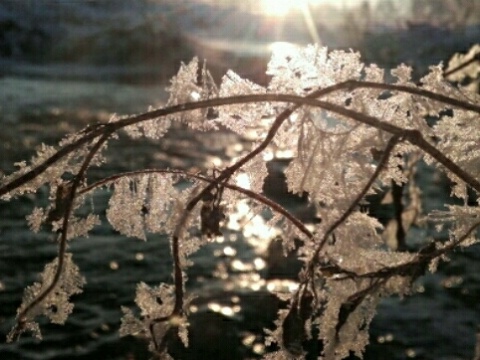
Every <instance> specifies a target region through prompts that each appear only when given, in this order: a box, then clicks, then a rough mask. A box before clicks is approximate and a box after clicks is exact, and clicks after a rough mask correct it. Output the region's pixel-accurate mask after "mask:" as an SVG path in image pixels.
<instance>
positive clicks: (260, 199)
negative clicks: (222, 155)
mask: <svg viewBox="0 0 480 360" xmlns="http://www.w3.org/2000/svg"><path fill="white" fill-rule="evenodd" d="M144 174H177V175H181V176H184V177H187V178H191V179H197V180H201V181H205V182H208V183H210V184H211V183H213V182H215V181H216V179H214V178H210V177H207V176H203V175H199V174H194V173H189V172H187V171H183V170H171V169H143V170H138V171H128V172H123V173H119V174H115V175H113V176H109V177H106V178H104V179H101V180H99V181H97V182H95V183H93V184H91V185H89V186H87V187H85V188H83V189H81V190H80V191H78V195H81V194H85V193H88V192H90V191H93V190H95V189H96V188H99V187H101V186H105V185H107V184H109V183H111V182H114V181H116V180H118V179H120V178H124V177H127V178H130V177H134V176H139V175H144ZM222 186H224V187H226V188H227V189H230V190H233V191H236V192H239V193H242V194H244V195H246V196H248V197H249V198H251V199H253V200H255V201H257V202H259V203H262V204H264V205H266V206H268V207H269V208H270V209H272V210H273V211H274V212H277V213H279V214H281V215H283V216H284V217H285V218H286V219H288V220H289V221H290V222H291V223H292V224H293V225H294V226H296V227H297V228H298V230H300V231H301V232H302V233H303V234H304V235H305V236H306V237H308V238H310V239H311V238H313V234H312V233H311V231H310V230H308V229H307V227H306V226H305V225H304V224H303V222H301V221H300V220H299V219H297V218H296V217H295V216H294V215H293V214H292V213H290V212H289V211H288V210H287V209H285V208H284V207H283V206H281V205H280V204H278V203H276V202H275V201H272V200H270V199H269V198H267V197H265V196H263V195H262V194H259V193H256V192H254V191H252V190H249V189H245V188H242V187H240V186H237V185H234V184H229V183H223V184H222Z"/></svg>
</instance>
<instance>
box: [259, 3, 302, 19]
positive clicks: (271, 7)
mask: <svg viewBox="0 0 480 360" xmlns="http://www.w3.org/2000/svg"><path fill="white" fill-rule="evenodd" d="M294 7H296V5H295V1H292V0H260V9H261V12H262V13H263V14H266V15H270V16H278V17H282V16H285V15H287V14H288V13H289V12H290V10H292V8H294Z"/></svg>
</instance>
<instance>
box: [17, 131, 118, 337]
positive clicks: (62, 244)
mask: <svg viewBox="0 0 480 360" xmlns="http://www.w3.org/2000/svg"><path fill="white" fill-rule="evenodd" d="M109 136H110V134H105V135H103V136H102V137H101V138H100V139H99V140H98V141H97V142H96V143H95V145H93V147H92V149H90V151H89V153H88V154H87V156H86V157H85V159H84V161H83V163H82V166H81V168H80V170H79V171H78V173H77V175H76V176H75V177H74V179H73V180H72V185H71V187H70V191H69V192H68V197H67V199H66V202H65V213H64V215H63V223H62V229H61V232H60V239H59V244H58V264H57V268H56V269H55V275H54V277H53V279H52V282H51V283H50V285H48V287H47V288H46V289H45V290H44V291H43V292H41V293H40V294H38V295H37V296H36V297H35V298H34V299H33V300H32V302H30V303H29V304H28V305H27V306H25V308H24V309H23V310H22V311H21V312H20V313H19V314H18V316H17V325H16V329H15V330H14V333H15V334H16V336H15V335H14V337H17V336H18V335H20V333H21V332H22V328H23V326H24V325H25V320H26V318H27V316H28V313H29V312H30V311H31V310H32V309H33V308H35V307H36V306H37V305H39V304H40V303H41V302H42V301H43V300H45V298H46V297H47V296H48V295H49V294H50V293H51V292H52V291H53V290H54V289H55V287H56V286H57V284H58V282H59V281H60V277H61V276H62V272H63V266H64V260H65V252H66V249H67V234H68V225H69V220H70V215H71V213H72V210H73V203H74V200H75V197H76V191H77V188H78V186H79V185H80V183H81V181H82V180H83V178H84V175H85V172H86V171H87V169H88V166H89V165H90V162H91V161H92V159H93V157H94V156H95V154H96V153H97V152H98V150H99V149H100V148H101V147H102V145H103V144H104V143H105V141H106V140H107V139H108V137H109Z"/></svg>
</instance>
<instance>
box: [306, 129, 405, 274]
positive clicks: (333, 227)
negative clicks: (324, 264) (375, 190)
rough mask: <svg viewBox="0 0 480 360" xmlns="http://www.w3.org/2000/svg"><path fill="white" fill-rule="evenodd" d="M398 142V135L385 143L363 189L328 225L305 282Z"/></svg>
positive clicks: (308, 268) (311, 260)
mask: <svg viewBox="0 0 480 360" xmlns="http://www.w3.org/2000/svg"><path fill="white" fill-rule="evenodd" d="M399 141H400V137H399V136H398V135H395V136H392V137H391V138H390V140H389V141H388V143H387V146H386V147H385V150H384V151H383V155H382V158H381V159H380V162H379V164H378V165H377V167H376V169H375V171H374V173H373V174H372V176H371V177H370V178H369V179H368V181H367V183H366V184H365V186H364V187H363V189H362V190H361V191H360V193H359V194H358V195H357V196H356V198H355V199H354V200H353V201H352V203H351V204H350V206H349V207H348V208H347V209H346V210H345V211H344V213H343V214H342V215H341V216H340V217H339V218H338V219H337V220H336V221H335V222H334V223H333V224H332V225H330V227H329V228H328V229H327V231H326V232H325V234H324V235H323V237H322V239H321V240H320V243H319V244H318V246H317V248H316V249H315V252H314V253H313V256H312V257H311V258H310V260H309V263H308V264H307V265H306V268H307V270H308V273H309V277H310V278H308V277H307V279H306V281H312V279H313V278H314V266H315V264H317V263H318V257H319V254H320V251H321V250H322V249H323V247H324V246H325V244H326V242H327V240H328V238H329V237H330V236H331V235H332V234H333V232H334V231H335V230H336V229H337V228H338V227H339V226H340V225H341V224H342V223H343V222H344V221H345V220H347V218H348V217H349V216H350V215H351V214H352V212H353V211H354V210H355V208H356V207H357V206H358V205H359V204H360V202H361V201H362V200H363V198H364V197H365V195H366V194H367V192H368V190H369V189H370V188H371V187H372V185H373V183H374V182H375V181H376V180H377V178H378V177H379V176H380V173H381V172H382V171H383V170H384V169H385V166H386V165H387V163H388V160H389V158H390V155H391V153H392V150H393V148H394V147H395V145H396V144H397V143H398V142H399Z"/></svg>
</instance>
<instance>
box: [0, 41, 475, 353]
mask: <svg viewBox="0 0 480 360" xmlns="http://www.w3.org/2000/svg"><path fill="white" fill-rule="evenodd" d="M472 51H473V50H472ZM471 57H472V56H470V55H469V57H467V58H468V59H469V58H471ZM462 59H463V58H462V56H456V57H455V61H454V62H453V63H452V64H453V65H451V67H455V66H456V68H459V69H461V66H460V65H458V64H459V63H460V64H461V60H462ZM469 64H471V62H470V63H469ZM477 69H478V68H477ZM454 72H455V71H449V76H450V78H451V79H453V80H454V81H459V80H458V79H459V78H458V76H460V75H459V74H455V75H453V73H454ZM267 74H268V75H269V76H270V77H271V80H270V83H269V84H268V86H265V87H264V86H260V85H258V84H255V83H254V82H252V81H249V80H246V79H242V78H241V77H240V76H239V75H237V74H236V73H234V72H233V71H231V70H230V71H228V72H227V74H226V75H225V76H224V77H223V79H222V82H221V84H220V85H217V84H215V81H214V80H213V78H212V76H211V75H210V73H209V72H208V70H207V69H206V68H205V66H200V64H199V61H198V59H193V60H192V61H191V62H190V63H189V64H182V66H181V68H180V71H179V72H178V75H177V76H175V77H174V78H173V79H172V81H171V84H170V86H169V87H168V91H169V93H170V98H169V100H168V102H167V104H166V105H165V106H164V107H161V108H157V109H150V110H149V111H148V112H145V113H143V114H138V115H133V116H122V117H113V118H112V119H111V120H110V121H109V122H108V123H102V124H96V125H90V126H89V127H87V128H85V129H84V130H82V131H81V132H79V133H77V134H74V135H71V136H69V137H67V138H66V139H65V140H63V141H62V142H60V144H59V145H58V147H48V146H43V147H42V149H40V150H39V151H38V153H37V154H36V155H35V156H34V157H33V158H32V160H31V161H30V162H29V163H26V162H22V163H21V164H18V166H19V169H18V170H17V171H16V172H14V173H13V174H10V175H8V176H4V177H3V179H1V184H0V197H1V198H2V199H3V200H4V201H8V200H10V199H11V198H12V197H16V196H22V195H24V194H25V193H35V192H36V191H37V190H38V189H39V188H40V187H42V186H48V187H49V189H50V194H51V196H50V205H48V206H47V207H45V208H35V209H34V211H33V213H32V214H31V215H30V216H29V217H28V223H29V225H30V226H31V228H32V231H38V230H39V229H40V228H42V227H45V226H49V227H50V228H51V230H52V231H53V233H54V234H55V236H56V238H57V242H58V257H57V258H56V259H54V260H53V261H52V262H51V263H50V264H48V265H46V267H45V270H44V272H43V273H42V274H41V276H40V279H39V282H36V283H35V284H33V285H32V286H29V287H27V288H26V290H25V294H24V297H23V302H22V304H21V305H20V307H19V309H18V314H17V320H16V325H15V326H14V327H13V329H12V331H11V333H10V334H9V336H8V340H9V341H13V340H15V339H17V338H18V337H19V336H20V334H22V333H24V332H32V333H33V334H34V335H36V336H40V329H39V326H38V324H37V322H36V319H37V317H39V316H45V317H47V318H48V319H50V321H51V322H53V323H57V324H63V323H64V322H65V321H66V319H67V316H68V314H70V313H71V312H72V310H73V304H72V303H71V302H70V301H69V300H70V297H71V295H73V294H76V293H79V292H81V291H82V287H83V285H84V283H85V279H84V278H83V277H82V276H81V275H80V273H79V269H78V267H77V266H76V265H75V264H74V263H73V261H72V255H71V253H69V252H68V247H69V243H70V241H72V240H73V239H74V238H78V237H82V236H87V235H88V231H89V230H91V229H92V228H93V227H94V226H95V225H97V224H98V223H99V221H100V218H99V217H98V216H96V215H94V214H90V215H88V216H85V215H83V216H82V215H81V213H80V212H79V211H78V210H79V208H80V206H81V205H82V204H83V203H84V202H85V201H86V195H87V194H91V193H93V192H95V191H97V190H100V189H103V190H104V191H105V189H106V190H108V191H109V192H110V193H111V196H110V200H109V203H108V209H107V211H106V219H107V220H108V221H109V222H110V224H111V225H112V227H113V228H114V229H115V230H116V231H118V232H119V233H120V234H123V235H126V236H128V237H136V238H139V239H143V240H145V241H146V240H147V239H148V237H149V234H153V233H162V234H167V235H168V236H169V237H170V247H171V254H172V260H173V261H172V263H173V269H172V274H173V281H172V283H169V284H160V285H158V286H157V287H150V286H148V285H146V284H145V283H143V282H141V283H139V285H138V286H137V294H136V297H135V301H136V304H137V305H138V307H139V311H133V310H132V309H128V308H123V312H124V317H123V319H122V325H121V329H120V333H121V335H134V336H143V337H145V338H148V339H149V340H150V349H151V351H152V352H153V353H154V354H155V356H157V357H158V358H170V356H171V355H169V353H168V351H169V349H168V341H169V340H168V338H170V337H172V336H179V337H180V339H182V341H183V343H184V344H185V346H188V333H187V329H188V315H189V314H188V311H187V308H188V304H189V302H190V300H191V296H190V295H188V294H186V289H185V282H186V269H187V268H188V267H189V266H190V265H191V260H190V259H189V256H190V255H191V254H192V253H193V252H195V251H197V250H198V249H199V248H200V247H201V246H202V245H204V244H205V243H206V242H208V241H209V240H211V238H212V237H216V236H221V235H222V227H223V226H224V224H225V223H226V222H227V221H228V218H229V212H231V211H233V210H234V209H236V208H238V207H240V206H242V204H245V202H246V201H247V202H248V203H250V204H251V209H252V210H251V211H252V213H253V214H251V215H249V217H250V219H252V218H253V217H254V216H259V215H261V213H263V212H264V210H265V209H269V211H270V212H271V213H272V214H273V217H272V219H271V220H270V221H269V224H270V225H271V226H277V227H279V228H280V229H281V233H282V242H283V246H284V249H285V252H288V251H291V250H294V251H295V252H296V254H298V257H299V259H301V260H302V261H303V262H304V267H303V270H302V271H301V272H300V273H299V275H298V288H297V289H296V290H295V291H294V292H292V293H288V294H285V293H279V294H278V296H279V297H280V298H281V299H282V300H288V302H289V305H288V307H287V308H286V309H281V310H280V311H279V317H278V319H277V321H276V328H275V329H266V330H265V333H266V334H265V335H266V344H267V345H271V344H277V350H276V351H275V352H270V353H267V354H265V355H264V358H265V359H292V358H295V359H301V358H303V357H304V356H305V354H306V350H305V349H304V345H303V344H304V342H305V341H306V340H309V339H312V337H317V338H318V341H319V342H321V343H322V346H321V347H320V348H321V349H322V350H321V352H320V353H318V354H317V356H318V357H319V358H321V359H328V360H333V359H343V358H345V357H347V356H349V354H351V353H354V354H355V355H356V356H359V357H361V356H362V353H363V351H364V350H365V347H366V346H367V345H368V329H369V324H370V322H371V320H372V318H373V316H374V314H375V309H376V306H377V304H378V303H379V301H380V300H381V299H382V298H383V297H387V296H391V295H400V296H404V295H407V294H409V293H410V292H411V290H412V284H413V282H414V281H415V280H416V279H417V278H418V277H420V276H422V275H423V274H425V272H426V271H428V269H430V270H432V271H433V270H434V269H435V268H436V264H437V263H438V261H439V260H441V259H446V258H447V256H448V253H449V252H450V251H453V250H454V249H455V248H457V247H459V246H470V245H472V244H474V243H476V242H477V233H478V232H477V228H478V226H479V225H480V210H479V207H478V205H479V193H480V182H479V179H480V145H479V144H480V120H479V119H480V101H479V99H480V97H479V95H478V94H477V93H474V92H471V91H469V89H468V88H466V87H462V86H455V85H454V84H452V83H451V82H449V81H448V80H447V78H446V76H445V72H444V70H443V68H442V67H441V66H433V67H431V68H430V72H429V73H428V74H427V75H425V76H424V77H423V78H422V79H420V81H418V82H416V81H414V80H412V79H411V75H410V74H411V69H410V68H409V67H408V66H405V65H399V66H398V67H397V68H395V69H393V70H391V71H389V72H388V73H387V72H386V71H385V70H383V69H380V68H379V67H378V66H376V65H374V64H371V65H366V64H364V63H362V61H361V59H360V55H359V54H358V53H354V52H345V51H329V50H328V49H326V48H320V47H317V46H308V47H306V48H304V49H299V50H296V51H292V53H290V54H286V53H285V52H282V53H274V54H273V56H272V59H271V61H270V63H269V64H268V70H267ZM468 74H470V75H471V74H474V75H475V76H478V71H474V70H473V69H472V68H471V67H469V68H468ZM175 122H182V123H184V124H186V125H187V126H188V127H189V128H190V129H192V131H217V130H219V129H225V128H226V129H230V130H231V131H233V132H235V133H237V134H239V135H240V136H243V137H248V138H249V139H253V140H252V148H251V149H250V150H249V151H248V152H246V153H245V154H244V155H243V157H240V158H236V159H233V160H231V162H230V163H229V164H225V165H224V167H223V168H220V169H218V168H215V169H209V171H206V172H205V173H203V174H201V173H189V172H186V171H184V170H182V169H143V170H135V171H132V172H127V173H119V174H116V175H114V176H111V177H108V178H104V179H101V180H99V181H96V182H93V181H92V180H91V179H90V177H89V174H88V169H89V168H90V166H92V165H97V166H98V165H100V166H101V165H102V164H104V163H105V162H108V158H106V159H105V158H104V157H103V155H102V150H103V149H105V148H106V146H107V144H108V141H109V140H110V139H112V138H114V137H115V135H116V133H117V132H119V131H126V133H127V134H129V135H130V136H131V137H133V138H137V139H138V138H142V137H146V138H149V139H155V141H159V142H161V141H162V137H163V136H164V135H165V134H166V133H167V132H168V131H169V129H170V126H172V124H174V123H175ZM275 151H284V152H287V153H288V154H290V155H291V160H290V161H289V163H288V166H287V167H286V169H285V171H284V173H285V176H286V183H287V185H288V190H289V191H290V192H291V193H293V194H297V195H298V196H305V195H306V196H307V197H308V200H309V202H310V203H311V204H312V206H314V207H315V208H316V212H317V215H318V217H319V219H320V221H318V222H317V223H315V224H309V226H306V224H304V223H303V222H302V221H301V220H299V219H297V218H296V217H295V216H293V215H292V214H291V213H289V212H288V211H287V210H285V209H284V208H283V207H281V206H280V205H279V204H277V203H275V202H274V201H272V200H270V199H268V198H267V197H266V196H265V195H264V194H263V187H264V186H263V185H264V180H265V178H266V176H267V173H268V172H267V167H266V159H268V158H269V156H268V154H271V153H272V152H275ZM420 162H423V165H422V166H425V163H426V164H427V165H429V166H432V167H436V168H437V169H438V170H439V171H441V172H444V173H445V174H446V175H447V176H448V178H449V179H450V180H451V196H452V197H457V198H460V199H462V200H463V205H449V206H448V207H445V208H443V209H437V210H434V211H432V212H431V213H423V212H422V209H423V207H422V204H421V197H420V196H419V195H418V194H420V190H421V189H419V188H418V185H417V184H415V174H416V172H417V168H418V164H420ZM65 179H69V180H65ZM186 184H187V185H186ZM389 189H391V190H389ZM398 189H400V196H398ZM395 191H396V192H395ZM379 193H386V194H387V195H388V196H390V197H393V198H394V200H393V202H394V204H395V211H396V212H397V216H396V221H397V222H396V229H397V231H396V233H393V235H392V232H389V230H388V229H387V227H385V228H384V226H383V225H382V224H381V223H380V222H379V221H378V219H376V218H375V217H373V216H372V215H371V214H370V213H369V212H368V211H367V210H365V209H367V208H368V202H367V196H369V195H375V194H379ZM395 193H396V194H397V195H395ZM395 196H396V197H395ZM395 199H396V200H395ZM412 226H432V228H433V227H436V228H437V229H442V228H445V227H446V228H448V234H449V238H448V240H447V241H443V242H441V241H435V240H433V239H432V240H430V241H428V240H427V239H426V241H425V245H424V246H423V247H421V248H420V249H416V250H415V251H406V250H407V248H406V247H405V246H404V245H405V239H406V234H407V233H408V230H409V228H410V227H412ZM263 240H264V241H268V240H270V239H263ZM392 243H393V244H392ZM402 244H403V246H402ZM139 280H140V279H139Z"/></svg>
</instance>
